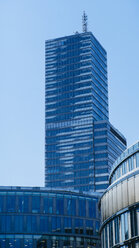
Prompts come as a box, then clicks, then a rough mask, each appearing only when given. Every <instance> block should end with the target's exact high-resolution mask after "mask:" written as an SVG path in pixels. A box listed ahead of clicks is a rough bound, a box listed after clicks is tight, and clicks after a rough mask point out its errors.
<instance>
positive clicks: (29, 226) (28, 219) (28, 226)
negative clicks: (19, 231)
mask: <svg viewBox="0 0 139 248" xmlns="http://www.w3.org/2000/svg"><path fill="white" fill-rule="evenodd" d="M25 232H26V233H31V232H32V217H31V216H30V215H27V216H26V225H25Z"/></svg>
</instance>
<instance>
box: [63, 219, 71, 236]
mask: <svg viewBox="0 0 139 248" xmlns="http://www.w3.org/2000/svg"><path fill="white" fill-rule="evenodd" d="M64 231H65V233H71V232H72V222H71V218H64Z"/></svg>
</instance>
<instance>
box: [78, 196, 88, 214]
mask: <svg viewBox="0 0 139 248" xmlns="http://www.w3.org/2000/svg"><path fill="white" fill-rule="evenodd" d="M79 216H86V200H85V199H80V198H79Z"/></svg>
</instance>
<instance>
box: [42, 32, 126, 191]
mask: <svg viewBox="0 0 139 248" xmlns="http://www.w3.org/2000/svg"><path fill="white" fill-rule="evenodd" d="M45 56H46V57H45V59H46V60H45V80H46V82H45V186H48V187H59V188H70V189H79V190H81V191H88V190H92V191H103V190H104V189H105V188H106V185H107V184H108V178H107V177H108V167H109V166H111V165H112V164H110V161H109V162H108V150H107V149H106V150H107V155H106V156H107V164H105V165H104V167H105V168H104V171H102V173H101V174H105V173H107V176H106V177H105V178H103V179H102V180H103V183H102V184H101V186H98V183H99V182H97V184H96V181H97V180H98V179H95V173H96V171H95V160H97V158H96V156H98V155H97V152H95V150H94V146H95V143H94V134H95V124H94V123H96V122H97V121H103V120H105V121H107V122H109V113H108V82H107V54H106V51H105V49H104V48H103V47H102V46H101V45H100V43H99V42H98V41H97V40H96V38H95V37H94V36H93V34H92V33H91V32H86V33H81V34H79V33H76V34H75V35H71V36H67V37H62V38H58V39H52V40H48V41H46V43H45ZM109 125H110V124H108V126H109ZM101 135H102V133H100V137H101ZM113 135H114V134H113ZM119 136H121V135H119ZM123 140H124V143H123V142H121V140H120V139H117V137H116V138H115V140H114V142H113V144H112V145H111V146H115V145H117V148H116V149H117V153H118V155H120V153H121V150H122V151H123V150H124V149H125V147H126V145H125V144H126V141H125V138H124V137H123ZM120 142H121V145H120V146H119V143H120ZM102 143H105V142H102ZM106 143H107V141H106ZM107 147H108V145H107ZM95 149H98V146H97V148H95ZM101 149H102V147H100V151H102V150H101ZM114 149H115V148H114ZM104 150H105V148H104ZM105 153H106V152H105ZM111 153H112V154H114V153H115V151H112V150H111ZM97 162H98V161H97ZM106 166H107V168H106ZM98 169H99V168H98ZM102 169H103V168H101V170H102ZM106 169H107V172H106ZM97 174H98V172H97ZM96 178H98V176H96ZM105 184H106V185H105ZM104 185H105V186H104Z"/></svg>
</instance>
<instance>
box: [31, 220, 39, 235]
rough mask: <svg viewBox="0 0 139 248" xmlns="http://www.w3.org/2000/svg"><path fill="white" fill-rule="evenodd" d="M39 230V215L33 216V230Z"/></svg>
mask: <svg viewBox="0 0 139 248" xmlns="http://www.w3.org/2000/svg"><path fill="white" fill-rule="evenodd" d="M37 231H38V223H37V216H32V232H34V233H36V232H37Z"/></svg>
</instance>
